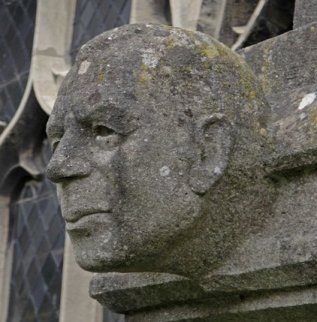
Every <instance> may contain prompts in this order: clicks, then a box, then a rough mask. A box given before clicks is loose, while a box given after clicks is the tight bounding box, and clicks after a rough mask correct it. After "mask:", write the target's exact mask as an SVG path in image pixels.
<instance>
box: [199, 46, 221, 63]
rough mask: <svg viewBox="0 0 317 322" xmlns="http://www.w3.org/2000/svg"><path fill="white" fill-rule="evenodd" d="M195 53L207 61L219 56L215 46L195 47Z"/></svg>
mask: <svg viewBox="0 0 317 322" xmlns="http://www.w3.org/2000/svg"><path fill="white" fill-rule="evenodd" d="M195 49H196V51H197V52H198V53H199V54H200V55H201V56H203V57H206V58H208V59H214V58H215V57H217V56H219V52H218V50H217V47H216V46H213V45H207V44H201V45H198V46H196V48H195Z"/></svg>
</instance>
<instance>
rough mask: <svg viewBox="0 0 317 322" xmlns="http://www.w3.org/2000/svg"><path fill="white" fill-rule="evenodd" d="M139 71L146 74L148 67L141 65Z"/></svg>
mask: <svg viewBox="0 0 317 322" xmlns="http://www.w3.org/2000/svg"><path fill="white" fill-rule="evenodd" d="M140 69H141V71H143V72H146V71H148V70H149V66H148V65H146V64H143V63H142V64H141V66H140Z"/></svg>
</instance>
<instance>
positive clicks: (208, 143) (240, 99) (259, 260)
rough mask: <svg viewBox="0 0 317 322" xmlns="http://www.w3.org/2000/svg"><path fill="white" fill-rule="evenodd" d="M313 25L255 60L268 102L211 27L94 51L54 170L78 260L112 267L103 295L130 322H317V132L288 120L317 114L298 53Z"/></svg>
mask: <svg viewBox="0 0 317 322" xmlns="http://www.w3.org/2000/svg"><path fill="white" fill-rule="evenodd" d="M312 28H315V25H311V26H308V27H307V28H306V29H301V30H299V31H296V32H297V33H295V32H294V33H289V34H287V35H285V36H281V38H280V42H279V43H275V42H267V43H265V44H263V47H262V45H259V46H258V47H256V48H255V47H251V48H250V49H248V50H246V51H245V52H244V55H245V57H246V58H247V60H248V61H249V62H250V63H251V65H252V67H253V69H254V71H255V72H256V74H257V75H258V76H259V79H260V82H262V85H263V87H264V93H265V94H266V96H267V99H268V101H269V102H270V105H269V104H268V103H267V99H266V97H265V95H264V93H263V91H262V88H261V86H259V84H258V81H257V79H256V78H255V76H254V75H253V74H252V72H251V70H250V68H249V66H248V65H247V64H246V63H245V61H244V60H243V59H242V58H241V57H240V56H239V55H237V54H234V53H232V52H231V51H230V50H229V49H228V48H226V47H225V46H223V45H222V44H220V43H219V42H217V41H215V40H213V39H212V38H210V37H209V36H207V35H204V34H201V33H198V32H189V31H185V30H181V29H177V28H171V27H166V26H160V25H130V26H124V27H121V28H119V29H115V30H113V31H109V32H106V33H104V34H102V35H100V36H98V37H96V38H95V39H93V40H92V41H90V42H88V43H87V44H86V45H85V46H84V47H83V48H82V49H81V50H80V52H79V55H78V57H77V60H76V63H75V66H74V67H73V68H72V69H71V71H70V73H69V74H68V76H67V77H66V79H65V81H64V83H63V84H62V87H61V90H60V92H59V96H58V99H57V101H56V105H55V107H54V111H53V113H52V115H51V118H50V121H49V124H48V129H47V130H48V135H49V137H50V140H51V142H52V146H53V149H54V150H55V152H54V155H53V157H52V159H51V161H50V164H49V166H48V170H47V173H48V175H49V177H50V178H51V179H52V180H54V181H55V182H57V183H58V190H59V195H60V201H61V206H62V211H63V215H64V217H65V220H66V227H67V230H68V233H69V234H70V237H71V239H72V242H73V244H74V249H75V253H76V258H77V261H78V263H79V264H80V265H81V266H82V267H84V268H86V269H88V270H92V271H96V272H103V273H104V274H100V275H97V276H96V278H95V279H94V280H93V281H92V283H91V295H92V296H93V297H94V298H96V299H98V300H99V301H100V302H101V303H102V304H104V305H107V306H109V307H110V308H112V309H113V310H116V311H118V312H124V313H126V314H127V315H128V317H127V319H128V321H130V322H132V321H138V322H142V321H160V322H162V321H243V322H245V321H254V320H256V321H267V322H268V321H279V322H281V321H289V320H290V317H296V319H297V321H303V322H306V321H307V322H308V321H312V316H314V314H315V313H316V296H315V295H316V294H315V292H316V291H315V290H314V289H313V288H312V286H313V285H314V284H316V282H317V280H316V278H317V277H316V273H315V272H316V252H315V244H316V242H315V236H316V232H317V223H316V220H315V216H316V212H315V210H314V203H313V202H312V200H315V199H316V198H317V195H316V191H317V187H316V174H315V171H314V170H315V165H316V163H315V161H314V159H313V158H314V153H311V151H315V147H316V140H315V138H316V137H315V134H316V129H315V128H314V127H312V126H311V125H310V124H308V123H307V126H306V127H300V126H299V127H298V126H297V123H296V122H297V121H296V122H295V128H292V127H289V126H287V124H286V123H287V122H286V121H285V120H287V119H289V118H295V119H296V120H297V119H298V116H297V113H298V109H299V110H305V111H306V110H308V109H314V108H315V107H314V106H315V105H314V102H315V101H314V99H313V93H314V90H313V89H314V84H315V80H316V75H315V71H312V72H310V70H307V69H306V70H304V71H303V70H302V69H301V68H300V66H299V65H297V63H296V62H294V61H295V56H292V55H293V53H292V52H291V50H289V48H290V47H288V46H291V45H290V44H291V43H292V41H293V43H295V42H296V37H298V36H299V35H300V36H302V37H303V38H304V41H305V40H313V39H314V37H315V36H314V35H311V33H310V32H311V31H312V30H313V29H312ZM283 37H284V38H283ZM268 44H269V45H270V46H269V47H268V46H267V45H268ZM295 48H296V50H297V47H296V46H295ZM283 50H285V51H284V54H285V55H284V56H278V55H282V54H283ZM298 50H299V52H297V54H296V56H297V55H299V54H302V55H303V57H309V59H310V60H309V64H310V63H311V62H314V61H315V59H316V55H315V53H316V50H315V49H314V46H312V48H311V51H310V53H311V55H308V54H307V56H305V54H306V52H305V51H304V50H301V49H298ZM286 52H287V54H286ZM266 55H267V56H268V57H269V58H267V57H266ZM276 56H277V57H280V58H281V59H284V67H285V64H286V66H287V69H288V70H289V71H290V72H292V71H294V74H291V73H290V72H285V73H283V72H284V70H283V67H282V64H281V65H280V63H279V61H278V59H277V58H276ZM265 62H268V63H266V64H265ZM292 66H294V67H293V68H292ZM276 73H277V74H276ZM301 73H302V74H301ZM276 75H278V77H275V76H276ZM289 75H291V76H292V75H293V76H292V77H289ZM298 75H299V76H300V75H302V76H303V77H302V79H301V80H298V79H297V76H298ZM265 77H266V78H265ZM266 85H267V86H266ZM275 89H276V90H275ZM307 90H309V91H308V92H307ZM306 94H311V95H310V96H309V97H306ZM285 95H287V97H288V98H287V99H285ZM301 95H304V96H301ZM289 97H290V100H289ZM305 97H306V99H304V101H303V98H305ZM290 102H291V104H290ZM307 102H308V103H307ZM309 111H310V110H309ZM313 111H314V110H313ZM301 113H302V112H301ZM299 119H300V117H299ZM298 131H301V132H300V133H302V135H300V136H299V137H297V136H296V133H297V134H298V133H299V132H298ZM292 135H293V140H292V142H290V144H292V145H291V146H287V147H285V146H284V145H285V144H284V143H283V140H286V142H288V141H287V138H288V137H292ZM295 138H296V140H297V141H296V140H295ZM309 143H310V145H309ZM296 147H297V148H298V149H296ZM309 147H310V150H309ZM305 153H306V155H309V158H308V160H309V161H307V159H305V158H304V157H303V156H305ZM307 153H308V154H307ZM309 153H310V154H309ZM285 160H288V163H287V162H285ZM300 160H303V161H305V162H306V163H303V164H302V163H299V162H300Z"/></svg>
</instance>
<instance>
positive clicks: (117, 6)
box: [71, 0, 131, 58]
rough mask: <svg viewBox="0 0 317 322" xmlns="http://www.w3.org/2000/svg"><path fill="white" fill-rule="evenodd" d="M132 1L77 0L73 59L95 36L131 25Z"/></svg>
mask: <svg viewBox="0 0 317 322" xmlns="http://www.w3.org/2000/svg"><path fill="white" fill-rule="evenodd" d="M130 9H131V0H89V1H88V0H77V7H76V15H75V23H74V34H73V42H72V50H71V51H72V57H73V58H74V56H75V55H76V53H77V51H78V49H79V48H80V46H82V45H83V44H84V43H86V42H87V41H88V40H89V39H91V38H93V37H94V36H96V35H98V34H100V33H102V32H104V31H106V30H109V29H112V28H115V27H118V26H121V25H124V24H127V23H129V17H130Z"/></svg>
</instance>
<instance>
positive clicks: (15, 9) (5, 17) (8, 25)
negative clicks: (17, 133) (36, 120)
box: [0, 0, 36, 123]
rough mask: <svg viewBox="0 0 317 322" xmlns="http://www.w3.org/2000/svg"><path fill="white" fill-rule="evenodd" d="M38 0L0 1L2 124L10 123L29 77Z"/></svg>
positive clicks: (0, 96) (0, 95) (0, 98)
mask: <svg viewBox="0 0 317 322" xmlns="http://www.w3.org/2000/svg"><path fill="white" fill-rule="evenodd" d="M35 14H36V0H14V1H13V0H10V1H9V0H0V30H1V33H0V48H1V51H0V121H2V122H5V123H8V122H9V121H10V120H11V118H12V116H13V115H14V113H15V111H16V109H17V108H18V106H19V103H20V100H21V98H22V95H23V92H24V89H25V86H26V82H27V79H28V75H29V69H30V63H31V53H32V43H33V34H34V23H35Z"/></svg>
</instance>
